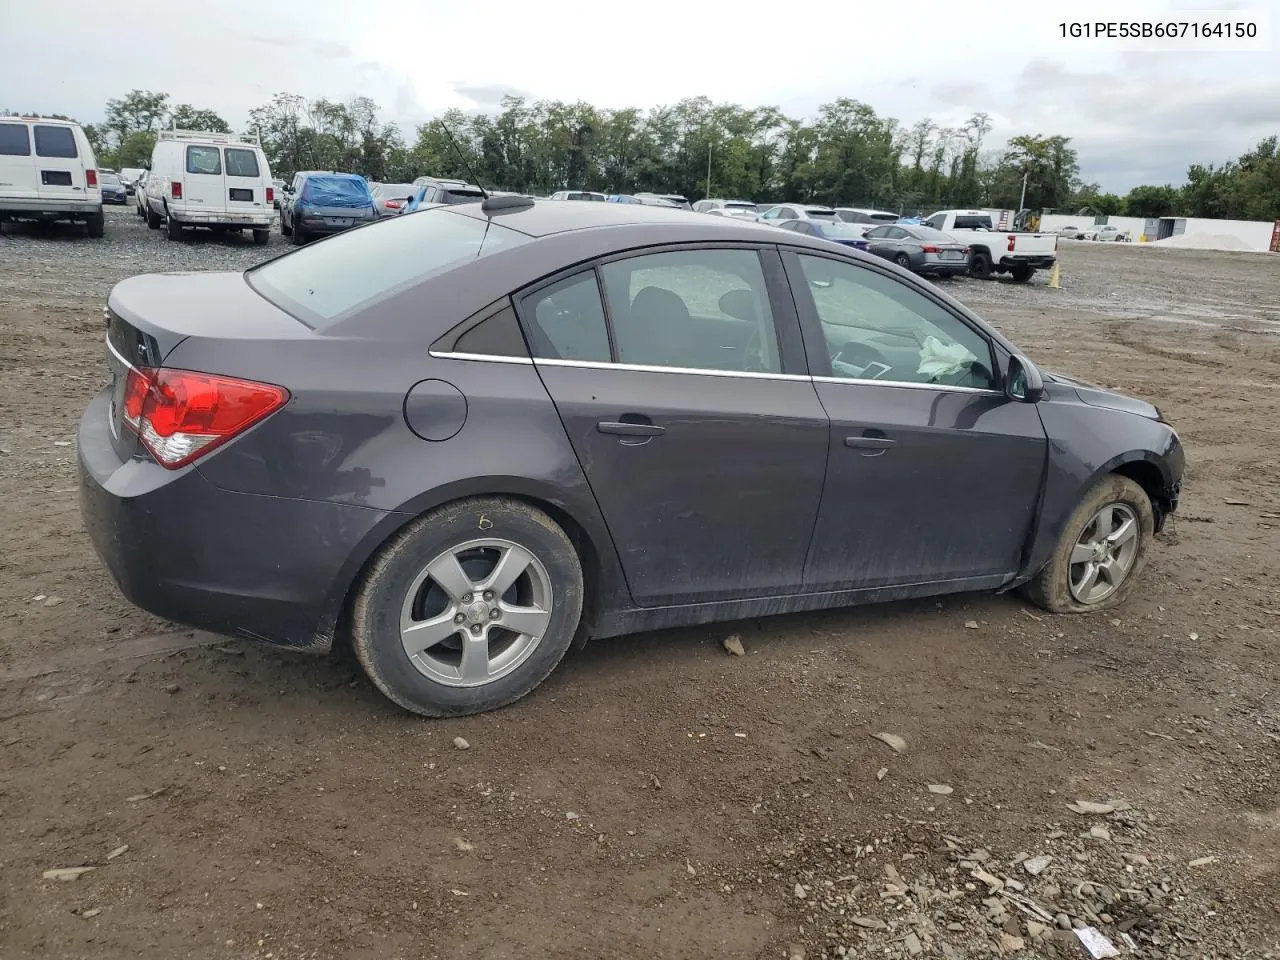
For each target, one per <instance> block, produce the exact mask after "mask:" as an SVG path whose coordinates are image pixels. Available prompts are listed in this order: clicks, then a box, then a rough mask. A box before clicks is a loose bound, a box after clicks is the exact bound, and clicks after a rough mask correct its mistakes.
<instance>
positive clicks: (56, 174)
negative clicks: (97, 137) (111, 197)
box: [31, 123, 100, 201]
mask: <svg viewBox="0 0 1280 960" xmlns="http://www.w3.org/2000/svg"><path fill="white" fill-rule="evenodd" d="M31 139H32V141H33V142H34V145H35V156H36V177H37V180H36V190H37V191H38V193H39V195H40V199H41V200H81V201H84V200H88V199H90V196H91V195H96V196H93V197H92V199H95V200H96V199H98V196H100V193H99V190H98V188H97V176H98V172H97V171H96V170H94V171H93V177H94V183H93V184H90V183H89V182H88V177H87V174H86V170H85V163H86V162H88V163H89V164H90V168H92V161H91V160H89V158H87V157H83V158H82V157H81V156H80V150H79V148H78V147H77V146H76V137H75V134H74V133H73V132H72V130H71V128H70V127H67V126H62V125H58V124H44V123H35V124H32V125H31Z"/></svg>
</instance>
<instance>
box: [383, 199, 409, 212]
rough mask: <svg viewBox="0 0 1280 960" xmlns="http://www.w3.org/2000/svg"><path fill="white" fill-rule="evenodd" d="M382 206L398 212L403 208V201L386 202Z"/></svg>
mask: <svg viewBox="0 0 1280 960" xmlns="http://www.w3.org/2000/svg"><path fill="white" fill-rule="evenodd" d="M382 205H383V206H384V207H388V208H390V209H392V210H399V209H400V208H401V207H403V206H404V201H403V200H387V201H385V202H384V203H383V204H382Z"/></svg>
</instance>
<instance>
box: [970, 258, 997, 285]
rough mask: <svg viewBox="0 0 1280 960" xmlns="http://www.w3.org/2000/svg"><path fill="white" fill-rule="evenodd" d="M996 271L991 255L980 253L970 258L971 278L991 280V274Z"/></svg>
mask: <svg viewBox="0 0 1280 960" xmlns="http://www.w3.org/2000/svg"><path fill="white" fill-rule="evenodd" d="M993 269H994V266H993V264H992V263H991V255H990V254H987V253H982V252H978V253H975V254H972V255H970V257H969V276H971V277H976V278H977V279H979V280H990V279H991V272H992V270H993Z"/></svg>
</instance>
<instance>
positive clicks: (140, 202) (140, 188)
mask: <svg viewBox="0 0 1280 960" xmlns="http://www.w3.org/2000/svg"><path fill="white" fill-rule="evenodd" d="M148 176H150V173H149V172H148V171H147V170H143V171H142V173H141V174H140V175H139V177H138V182H137V183H136V184H134V187H133V205H134V208H135V209H136V210H137V211H138V216H140V217H141V218H142V219H143V220H145V219H147V177H148Z"/></svg>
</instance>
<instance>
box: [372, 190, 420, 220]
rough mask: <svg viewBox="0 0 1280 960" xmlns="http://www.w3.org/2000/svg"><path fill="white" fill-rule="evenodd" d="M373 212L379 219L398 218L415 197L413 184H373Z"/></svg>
mask: <svg viewBox="0 0 1280 960" xmlns="http://www.w3.org/2000/svg"><path fill="white" fill-rule="evenodd" d="M369 189H370V192H371V193H372V194H373V212H374V214H375V215H376V216H379V217H398V216H399V215H400V211H402V210H403V209H404V208H405V205H406V204H408V202H409V199H410V198H411V197H412V196H413V193H414V190H415V187H414V185H413V184H412V183H371V184H369Z"/></svg>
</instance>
